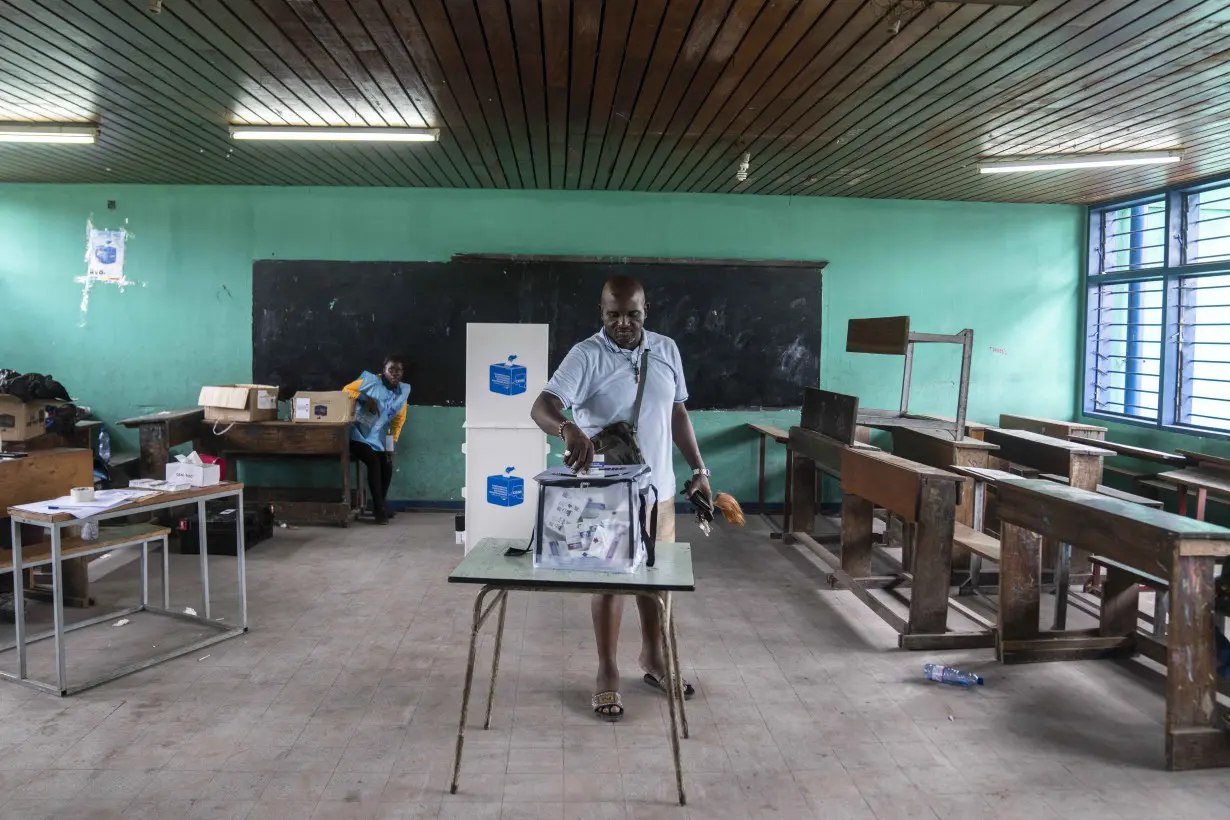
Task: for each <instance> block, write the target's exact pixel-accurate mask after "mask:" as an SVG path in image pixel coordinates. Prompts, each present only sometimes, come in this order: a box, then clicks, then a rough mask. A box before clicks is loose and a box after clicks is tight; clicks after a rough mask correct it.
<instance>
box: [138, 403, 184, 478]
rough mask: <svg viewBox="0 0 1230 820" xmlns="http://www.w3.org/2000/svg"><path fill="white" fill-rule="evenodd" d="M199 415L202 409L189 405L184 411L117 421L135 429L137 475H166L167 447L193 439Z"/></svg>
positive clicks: (151, 476)
mask: <svg viewBox="0 0 1230 820" xmlns="http://www.w3.org/2000/svg"><path fill="white" fill-rule="evenodd" d="M203 418H205V410H204V409H203V408H201V407H191V408H188V409H187V410H162V411H159V412H157V413H150V414H148V415H145V416H134V417H133V418H130V419H123V420H122V421H120V422H119V423H120V425H121V426H123V427H127V428H129V429H131V430H136V431H137V439H138V446H139V447H140V457H139V463H140V465H141V466H140V469H139V472H140V474H141V478H156V479H159V480H162V479H164V478H166V477H167V463H168V462H170V460H171V448H172V447H177V446H179V445H180V444H187V443H188V442H190V441H193V440H194V439H196V434H197V430H198V428H199V425H200V423H201V420H202V419H203Z"/></svg>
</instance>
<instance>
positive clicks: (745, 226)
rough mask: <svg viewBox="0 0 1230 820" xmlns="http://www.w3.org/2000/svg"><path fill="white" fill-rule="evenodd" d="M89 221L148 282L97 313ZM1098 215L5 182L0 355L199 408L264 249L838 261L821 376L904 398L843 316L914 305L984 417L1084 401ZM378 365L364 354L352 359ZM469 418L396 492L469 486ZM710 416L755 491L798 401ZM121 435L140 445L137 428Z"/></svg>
mask: <svg viewBox="0 0 1230 820" xmlns="http://www.w3.org/2000/svg"><path fill="white" fill-rule="evenodd" d="M108 200H114V201H115V203H116V208H115V210H108V208H107V202H108ZM91 218H92V219H93V222H94V225H95V226H96V227H125V228H127V230H128V231H129V232H130V238H129V242H128V249H127V264H126V271H125V272H126V275H127V278H128V279H130V280H132V281H133V282H134V283H135V284H133V285H132V286H130V287H128V288H126V289H125V290H123V291H122V292H121V291H120V290H119V289H118V288H116V287H115V286H110V285H106V286H104V285H99V286H95V287H94V289H93V291H92V293H91V294H90V298H89V306H88V311H86V312H84V313H83V312H82V311H81V310H80V304H81V301H82V285H81V284H80V283H78V282H75V281H74V279H75V277H78V276H81V275H83V273H84V264H83V261H82V259H83V256H84V249H85V239H86V221H87V219H91ZM1081 219H1082V214H1081V211H1080V209H1078V208H1075V207H1068V206H1038V205H995V204H977V203H941V202H904V201H880V200H858V199H800V198H784V197H734V196H703V195H663V194H634V193H606V192H562V191H552V192H533V191H460V190H406V189H390V190H384V189H333V188H328V189H326V188H298V189H272V188H207V187H144V186H122V185H116V186H49V185H44V186H24V185H7V186H6V185H0V306H2V308H3V312H2V313H0V366H3V367H12V368H15V369H18V370H37V371H42V372H48V371H50V372H52V373H54V374H55V375H56V376H57V377H59V378H61V379H62V380H63V381H64V382H66V383H67V384H68V385H69V387H70V389H71V391H72V392H73V394H74V395H75V396H77V397H79V398H80V400H81V401H82V402H83V403H85V404H88V405H89V406H91V407H92V408H93V409H94V410H95V413H96V415H97V416H98V417H100V418H102V419H103V420H104V421H107V422H108V423H110V422H113V421H114V420H115V419H117V418H123V417H125V416H129V415H135V414H138V413H144V412H148V411H153V410H159V409H165V408H174V407H183V406H189V405H192V404H194V403H195V401H196V397H197V391H198V389H199V387H200V385H201V384H203V383H226V382H232V381H243V380H246V379H248V378H250V376H251V360H252V356H251V353H252V351H251V309H252V305H251V273H252V262H253V260H256V259H288V258H299V259H339V260H445V259H448V258H449V257H450V256H451V255H452V254H454V253H462V252H472V253H481V252H486V253H499V252H505V253H537V254H551V253H558V254H597V255H607V254H610V255H620V254H623V255H632V256H711V257H744V258H777V259H826V260H828V261H829V267H828V269H827V270H826V272H825V279H824V302H823V323H824V329H825V330H824V346H823V350H822V355H821V360H822V364H821V382H822V384H823V385H824V386H825V387H828V388H831V389H834V390H839V391H843V392H849V393H857V394H858V395H860V397H861V398H862V402H863V405H864V406H867V407H895V406H896V403H897V402H898V400H899V395H898V394H899V384H900V366H901V365H900V361H899V360H898V359H896V358H895V357H875V356H865V355H864V356H854V355H848V354H846V353H845V352H844V346H845V345H844V339H845V330H846V320H847V319H848V318H851V317H862V316H886V315H898V314H909V315H910V316H912V317H913V327H914V328H915V329H917V330H921V331H930V332H955V331H957V330H959V329H961V328H963V327H973V328H974V330H975V332H976V345H975V358H974V363H973V390H972V395H971V401H970V415H971V417H972V418H974V419H981V420H991V419H994V418H995V417H996V416H997V414H998V413H999V412H1000V411H1001V410H1012V411H1015V412H1020V413H1034V414H1038V415H1047V416H1066V415H1070V414H1071V408H1072V407H1073V406H1074V404H1075V397H1074V388H1073V386H1074V384H1075V383H1076V374H1075V367H1076V354H1075V353H1074V350H1073V333H1072V330H1073V328H1074V327H1076V326H1077V320H1076V316H1077V305H1078V301H1079V299H1078V297H1079V288H1078V283H1079V271H1080V267H1079V265H1080V262H1079V254H1078V246H1079V242H1080V236H1081V230H1082V227H1081ZM410 352H411V353H412V354H420V355H429V353H430V352H429V351H410ZM683 353H684V355H685V356H700V355H703V351H687V350H685V351H683ZM958 362H959V357H958V355H957V351H956V349H955V348H953V349H943V350H941V349H925V350H922V351H921V352H920V353H919V354H918V356H917V363H916V366H915V372H914V389H913V394H912V395H913V403H912V405H911V407H912V409H917V410H919V411H932V412H951V411H952V409H953V407H954V406H955V381H956V378H957V364H958ZM368 364H370V363H366V362H355V370H356V372H358V370H359V369H360V368H362V367H363V366H365V365H368ZM463 417H464V411H463V410H461V409H456V408H439V407H413V408H411V412H410V415H409V419H408V423H407V427H406V433H405V434H403V440H402V444H401V445H400V447H399V451H398V458H397V465H398V472H397V477H396V480H395V484H394V488H393V491H392V497H393V498H396V499H414V500H455V499H458V498H460V494H459V493H460V490H459V488H460V486H461V483H462V475H463V462H462V456H461V454H460V450H459V445H460V444H461V441H462V430H461V424H462V420H463ZM694 417H695V423H696V427H697V432H698V436H699V439H700V443H701V447H702V450H703V452H704V453H705V455H706V459H707V461H708V462H709V464H710V466H711V467H712V468H713V470H714V473H715V475H716V476H717V478H716V481H715V484H716V485H717V487H718V488H719V489H725V490H727V491H730V492H733V493H735V494H736V495H737V496H739V497H740V498H741V499H742V500H744V501H750V500H754V498H755V478H756V476H755V465H756V441H755V439H754V438H753V437H752V436H751V435H750V434H749V433H748V432H747V431H746V429H745V427H744V425H745V423H746V422H747V421H750V420H767V421H771V422H774V423H776V424H779V425H781V426H783V427H784V426H788V425H789V424H790V423H791V422H792V421H793V420H794V419H796V418H797V411H796V412H774V413H734V412H704V413H696V414H694ZM112 432H113V434H118V435H117V438H119V439H120V440H121V441H124V436H125V431H117V430H114V429H113V430H112ZM129 446H131V443H130V444H129ZM773 449H778V448H773ZM781 464H782V460H781V457H780V453H774V458H773V460H772V462H771V471H772V472H773V474H774V476H775V480H774V481H773V483H772V484H771V485H770V493H771V496H770V497H771V498H779V497H780V493H781V483H780V473H781ZM681 468H682V464H681ZM308 478H309V479H311V478H319V476H318V475H316V476H312V475H309V476H308Z"/></svg>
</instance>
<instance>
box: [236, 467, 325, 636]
mask: <svg viewBox="0 0 1230 820" xmlns="http://www.w3.org/2000/svg"><path fill="white" fill-rule="evenodd" d="M347 452H349V451H347ZM235 506H236V516H235V543H236V544H237V545H238V547H237V548H236V550H235V566H236V570H237V572H238V573H239V625H240V626H241V627H243V628H244V630H245V631H246V630H247V628H248V576H247V561H248V545H247V544H246V543H244V532H243V493H240V494H239V496H238V498H237V499H236V501H235Z"/></svg>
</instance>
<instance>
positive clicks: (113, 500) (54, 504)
mask: <svg viewBox="0 0 1230 820" xmlns="http://www.w3.org/2000/svg"><path fill="white" fill-rule="evenodd" d="M151 495H157V493H156V492H155V491H153V490H141V489H138V490H131V489H128V490H99V491H97V492H96V493H94V500H93V501H73V497H72V496H71V495H66V496H62V497H60V498H54V499H52V500H51V501H35V502H33V503H31V504H17V505H15V506H14V507H13V509H15V510H21V511H22V512H29V513H39V514H41V515H55V514H57V513H68V514H69V515H71V516H72V517H73V518H89V517H90V516H91V515H97V514H98V513H100V512H105V511H106V510H109V509H112V508H113V507H119V506H121V505H123V504H129V503H131V502H133V501H136V500H137V499H139V498H146V497H147V496H151Z"/></svg>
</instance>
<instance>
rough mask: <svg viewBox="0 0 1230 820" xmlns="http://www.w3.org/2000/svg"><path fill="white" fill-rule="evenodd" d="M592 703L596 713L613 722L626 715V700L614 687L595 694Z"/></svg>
mask: <svg viewBox="0 0 1230 820" xmlns="http://www.w3.org/2000/svg"><path fill="white" fill-rule="evenodd" d="M590 705H591V706H593V707H594V714H596V715H597V716H598V717H600V718H602V719H604V720H608V721H610V722H611V723H614V722H615V721H617V720H619V719H620V718H622V717H623V716H624V700H623V698H622V697H620V696H619V693H618V692H616V691H615V690H613V689H610V690H607V691H606V692H599V693H598V694H596V695H594V696H593V698H591V700H590Z"/></svg>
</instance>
